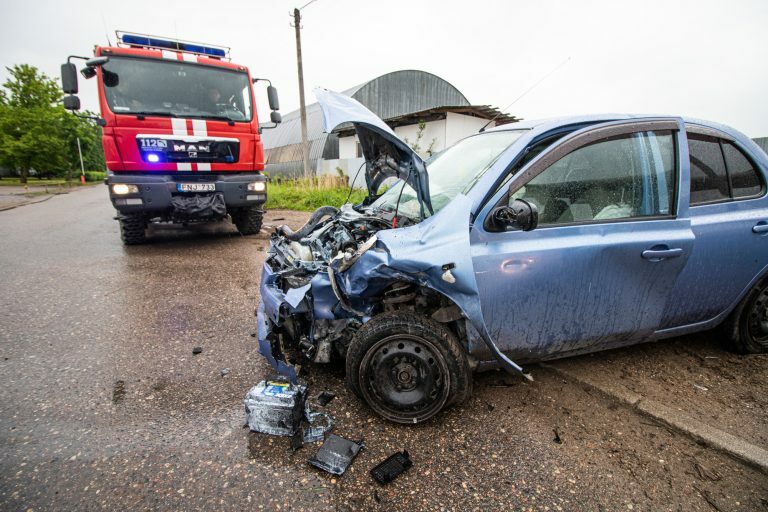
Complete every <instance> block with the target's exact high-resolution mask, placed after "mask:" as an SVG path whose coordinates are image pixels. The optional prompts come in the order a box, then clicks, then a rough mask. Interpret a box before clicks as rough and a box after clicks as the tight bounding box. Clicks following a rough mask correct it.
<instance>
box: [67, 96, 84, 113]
mask: <svg viewBox="0 0 768 512" xmlns="http://www.w3.org/2000/svg"><path fill="white" fill-rule="evenodd" d="M64 108H65V109H67V110H80V98H78V97H77V96H74V95H72V94H70V95H69V96H64Z"/></svg>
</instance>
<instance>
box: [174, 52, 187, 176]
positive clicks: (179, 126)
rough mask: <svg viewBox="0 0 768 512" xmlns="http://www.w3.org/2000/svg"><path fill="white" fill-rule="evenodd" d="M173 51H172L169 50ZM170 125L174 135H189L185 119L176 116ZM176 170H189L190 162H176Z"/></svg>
mask: <svg viewBox="0 0 768 512" xmlns="http://www.w3.org/2000/svg"><path fill="white" fill-rule="evenodd" d="M171 53H173V52H171ZM171 127H172V128H173V134H174V135H181V136H182V137H183V136H185V135H189V132H188V131H187V120H186V119H178V118H171ZM176 170H177V171H191V170H192V164H190V163H178V164H176Z"/></svg>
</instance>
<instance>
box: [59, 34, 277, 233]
mask: <svg viewBox="0 0 768 512" xmlns="http://www.w3.org/2000/svg"><path fill="white" fill-rule="evenodd" d="M117 41H118V42H117V44H116V45H115V46H96V48H95V50H94V56H93V57H78V56H74V55H73V56H70V57H69V58H68V59H67V63H65V64H63V65H62V66H61V79H62V89H63V90H64V92H65V93H66V94H67V96H65V97H64V106H65V108H67V109H68V110H72V111H77V110H79V109H80V100H79V98H78V97H77V96H76V95H77V93H78V84H77V68H76V67H75V64H74V63H72V60H73V59H83V60H85V67H84V68H83V69H82V70H81V71H80V73H81V74H82V76H83V77H85V78H86V79H89V78H94V77H96V79H97V82H98V92H99V107H100V110H101V117H98V118H96V121H97V122H98V123H99V125H101V127H102V130H103V135H102V145H103V147H104V156H105V159H106V163H107V168H108V177H107V179H106V183H107V185H108V187H109V197H110V199H111V200H112V204H113V205H114V207H115V208H116V209H117V211H118V215H117V219H118V220H119V222H120V233H121V236H122V239H123V242H124V243H125V244H140V243H142V242H144V241H145V236H146V228H147V226H148V225H149V223H152V222H155V223H157V222H172V223H185V224H186V223H193V222H204V221H215V220H221V219H224V218H226V217H227V216H229V217H230V218H231V219H232V221H233V222H234V224H235V225H236V226H237V229H238V230H239V232H240V233H241V234H243V235H250V234H254V233H258V232H259V230H260V229H261V222H262V216H263V213H264V210H263V206H264V203H265V202H266V200H267V184H266V177H265V176H264V175H263V174H262V171H263V170H264V149H263V146H262V143H261V131H262V130H263V129H266V128H273V127H274V126H276V125H277V123H279V122H280V120H281V118H280V114H279V113H278V112H277V110H278V108H279V105H278V99H277V90H276V89H275V88H274V87H272V83H271V82H269V80H265V81H266V82H268V83H269V86H268V87H267V95H268V99H269V106H270V109H271V110H272V113H271V121H272V124H271V125H266V126H264V125H260V124H259V120H258V116H257V113H256V103H255V97H254V92H253V84H255V83H256V82H257V81H259V80H260V79H259V78H252V77H251V74H250V72H249V71H248V69H247V68H246V67H245V66H241V65H238V64H234V63H232V62H231V61H230V59H229V48H225V47H220V46H212V45H206V44H199V43H192V42H189V41H179V40H171V39H166V38H161V37H154V36H148V35H143V34H132V33H125V32H117ZM76 115H80V114H76Z"/></svg>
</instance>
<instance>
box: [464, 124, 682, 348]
mask: <svg viewBox="0 0 768 512" xmlns="http://www.w3.org/2000/svg"><path fill="white" fill-rule="evenodd" d="M682 126H683V125H682V121H681V120H678V119H647V120H633V121H622V122H612V123H603V124H600V125H596V126H593V127H590V128H586V129H583V130H580V131H578V132H575V133H573V134H571V135H569V136H567V137H565V138H563V139H561V140H560V141H559V142H558V143H556V144H555V145H553V146H551V147H550V148H548V149H547V150H546V151H544V152H543V153H542V154H541V155H539V156H538V157H537V158H536V159H535V160H533V161H532V162H531V163H529V164H528V165H527V166H526V167H524V168H523V169H522V170H520V172H518V173H517V174H516V175H515V176H514V177H512V179H511V180H510V187H509V189H508V190H504V189H503V188H502V189H501V190H499V191H498V192H497V193H496V194H495V196H494V198H493V199H492V200H491V201H490V202H489V203H488V204H486V206H484V207H483V208H482V210H481V211H480V212H479V213H478V215H477V217H476V220H475V223H474V226H473V229H472V233H471V235H470V240H471V253H472V261H473V266H474V272H475V277H476V280H477V286H478V289H479V296H480V301H481V308H482V313H483V318H484V321H485V324H486V326H487V328H488V331H489V332H490V333H491V335H492V336H493V338H494V339H495V340H496V342H497V345H498V346H499V348H500V349H501V350H502V351H504V352H505V353H506V354H507V355H509V356H510V357H513V358H519V359H522V360H526V359H546V358H551V357H555V356H557V355H563V354H572V353H578V352H586V351H590V350H598V349H602V348H608V347H612V346H619V345H622V344H629V343H632V342H635V341H639V340H641V339H643V338H646V337H648V336H649V335H651V334H652V333H653V332H654V331H655V330H657V329H658V327H659V325H660V322H661V319H662V317H663V313H664V310H665V308H666V305H667V302H668V300H669V298H670V292H671V290H672V288H673V286H674V284H675V281H676V279H677V276H678V275H679V274H680V272H681V271H682V269H683V268H684V266H685V264H686V261H687V259H688V256H689V254H690V251H691V248H692V242H693V233H692V232H691V228H690V222H689V220H688V219H687V218H678V217H677V216H676V211H677V201H676V200H677V197H678V194H676V190H677V189H678V187H679V186H680V181H681V172H680V169H681V168H682V167H683V166H682V165H681V161H680V152H679V150H678V148H679V147H680V142H681V141H680V134H681V133H682ZM683 141H684V139H683ZM685 169H686V170H687V168H685ZM685 178H686V179H687V176H686V177H685ZM515 198H520V199H525V200H528V201H530V202H532V203H534V204H535V205H536V206H537V207H538V210H539V225H538V227H537V228H536V229H534V230H532V231H528V232H523V231H501V232H497V231H494V230H493V228H492V227H491V226H490V223H486V222H485V221H486V219H488V216H489V214H490V212H491V211H492V210H493V208H494V207H495V206H499V205H502V204H503V203H505V202H509V201H511V200H513V199H515Z"/></svg>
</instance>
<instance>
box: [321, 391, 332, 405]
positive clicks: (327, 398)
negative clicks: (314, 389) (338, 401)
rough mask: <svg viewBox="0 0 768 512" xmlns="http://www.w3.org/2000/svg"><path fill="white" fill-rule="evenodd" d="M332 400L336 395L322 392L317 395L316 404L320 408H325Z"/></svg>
mask: <svg viewBox="0 0 768 512" xmlns="http://www.w3.org/2000/svg"><path fill="white" fill-rule="evenodd" d="M334 398H336V393H331V392H330V391H323V392H322V393H320V394H319V395H317V403H318V404H320V405H321V406H322V407H325V406H326V405H328V404H329V403H330V401H331V400H333V399H334Z"/></svg>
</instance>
